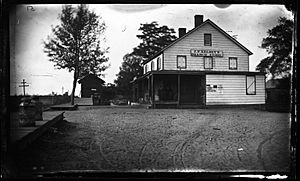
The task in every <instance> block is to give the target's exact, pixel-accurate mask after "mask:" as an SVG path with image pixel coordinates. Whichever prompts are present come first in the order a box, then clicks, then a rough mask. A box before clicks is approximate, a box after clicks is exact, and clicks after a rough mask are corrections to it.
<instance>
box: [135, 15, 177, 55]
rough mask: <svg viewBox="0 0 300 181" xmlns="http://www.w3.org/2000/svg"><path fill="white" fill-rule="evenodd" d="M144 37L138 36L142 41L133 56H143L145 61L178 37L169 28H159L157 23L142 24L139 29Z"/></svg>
mask: <svg viewBox="0 0 300 181" xmlns="http://www.w3.org/2000/svg"><path fill="white" fill-rule="evenodd" d="M139 30H140V31H142V35H137V37H138V38H139V39H141V40H142V43H140V44H139V45H138V46H137V47H136V48H134V49H133V52H132V53H131V54H133V55H138V56H141V57H142V58H143V59H148V58H150V57H151V56H153V55H154V54H155V53H157V52H158V51H160V50H161V49H163V48H164V47H166V46H167V45H169V44H170V43H172V42H173V41H174V40H175V39H176V36H174V35H172V34H173V33H175V31H174V29H172V28H171V29H170V28H168V27H167V26H160V27H159V26H158V24H157V22H155V21H153V22H152V23H149V24H148V23H145V24H141V27H140V28H139Z"/></svg>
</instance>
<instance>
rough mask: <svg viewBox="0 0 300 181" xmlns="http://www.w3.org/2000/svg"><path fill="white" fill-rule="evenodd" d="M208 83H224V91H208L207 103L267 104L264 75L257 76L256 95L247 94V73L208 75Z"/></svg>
mask: <svg viewBox="0 0 300 181" xmlns="http://www.w3.org/2000/svg"><path fill="white" fill-rule="evenodd" d="M206 77H207V78H206V84H210V85H222V86H223V92H222V93H209V92H207V93H206V100H207V101H206V102H207V105H222V104H265V90H264V83H263V81H264V77H263V76H257V80H256V82H257V84H256V88H257V89H256V95H246V88H245V85H246V81H245V75H212V74H209V75H206Z"/></svg>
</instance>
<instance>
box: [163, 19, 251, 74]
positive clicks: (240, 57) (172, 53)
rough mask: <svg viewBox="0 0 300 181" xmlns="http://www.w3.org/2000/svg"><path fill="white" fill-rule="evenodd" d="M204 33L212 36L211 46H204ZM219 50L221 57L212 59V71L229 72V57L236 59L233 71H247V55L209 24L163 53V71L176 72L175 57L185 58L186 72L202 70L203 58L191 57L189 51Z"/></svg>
mask: <svg viewBox="0 0 300 181" xmlns="http://www.w3.org/2000/svg"><path fill="white" fill-rule="evenodd" d="M204 33H211V34H212V46H204V40H203V39H204ZM193 48H194V49H206V50H221V51H223V57H214V60H213V61H214V67H213V70H217V71H232V70H229V63H228V61H229V60H228V59H229V57H237V62H238V69H237V70H234V71H249V55H248V53H247V52H245V50H243V49H242V48H241V47H239V46H237V45H236V44H235V43H234V42H232V41H231V40H230V39H229V38H227V37H226V36H224V34H222V33H221V32H219V31H218V30H217V29H215V28H214V27H213V26H212V25H210V24H209V23H207V24H205V25H204V26H202V27H201V28H199V29H198V30H197V31H195V32H193V33H191V34H189V35H188V36H186V37H185V38H183V39H182V40H180V41H178V42H177V43H175V44H174V45H172V46H171V47H169V48H167V49H166V50H165V51H164V69H165V70H177V62H176V61H177V60H176V57H177V55H186V56H187V68H186V70H204V65H203V57H192V56H191V55H190V49H193Z"/></svg>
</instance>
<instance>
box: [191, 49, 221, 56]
mask: <svg viewBox="0 0 300 181" xmlns="http://www.w3.org/2000/svg"><path fill="white" fill-rule="evenodd" d="M191 56H193V57H223V51H221V50H200V49H191Z"/></svg>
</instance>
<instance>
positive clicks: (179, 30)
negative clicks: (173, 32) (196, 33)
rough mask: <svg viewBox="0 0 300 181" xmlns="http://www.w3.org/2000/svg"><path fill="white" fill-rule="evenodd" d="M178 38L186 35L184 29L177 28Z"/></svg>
mask: <svg viewBox="0 0 300 181" xmlns="http://www.w3.org/2000/svg"><path fill="white" fill-rule="evenodd" d="M178 32H179V34H178V35H179V38H181V37H182V36H183V35H185V34H186V28H178Z"/></svg>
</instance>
